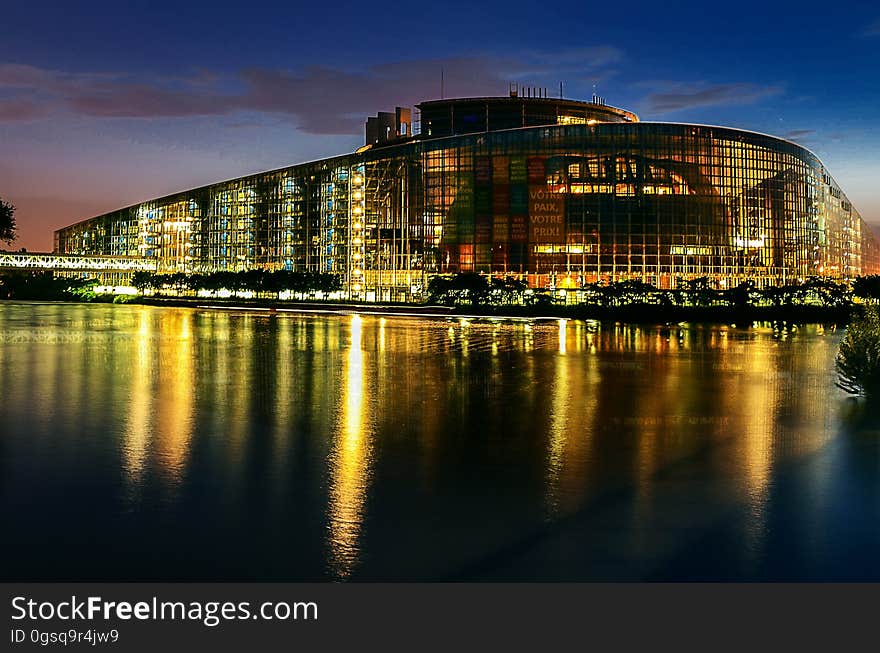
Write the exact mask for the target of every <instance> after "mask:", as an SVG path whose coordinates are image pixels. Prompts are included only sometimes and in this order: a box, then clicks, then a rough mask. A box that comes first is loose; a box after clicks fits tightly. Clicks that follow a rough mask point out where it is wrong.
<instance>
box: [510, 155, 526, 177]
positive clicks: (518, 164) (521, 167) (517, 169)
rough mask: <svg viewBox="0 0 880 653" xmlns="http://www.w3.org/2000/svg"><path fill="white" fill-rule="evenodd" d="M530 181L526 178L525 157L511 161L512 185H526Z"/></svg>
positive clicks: (514, 158) (517, 157)
mask: <svg viewBox="0 0 880 653" xmlns="http://www.w3.org/2000/svg"><path fill="white" fill-rule="evenodd" d="M527 181H528V177H527V176H526V160H525V157H521V156H516V157H511V159H510V183H511V184H524V183H526V182H527Z"/></svg>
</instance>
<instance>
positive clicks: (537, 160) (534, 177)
mask: <svg viewBox="0 0 880 653" xmlns="http://www.w3.org/2000/svg"><path fill="white" fill-rule="evenodd" d="M528 171H529V173H528V174H529V185H530V186H533V185H536V184H546V183H547V172H546V168H545V165H544V157H542V156H533V157H529V163H528Z"/></svg>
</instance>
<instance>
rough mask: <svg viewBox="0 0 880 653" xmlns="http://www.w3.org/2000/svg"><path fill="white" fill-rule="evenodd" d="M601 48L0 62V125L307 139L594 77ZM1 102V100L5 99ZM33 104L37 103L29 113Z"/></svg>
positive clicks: (610, 53)
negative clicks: (80, 121) (91, 63)
mask: <svg viewBox="0 0 880 653" xmlns="http://www.w3.org/2000/svg"><path fill="white" fill-rule="evenodd" d="M622 57H623V55H622V53H621V52H620V51H619V50H617V49H616V48H613V47H610V46H597V47H585V48H577V49H569V50H563V51H559V52H542V51H523V52H521V53H519V54H518V55H517V56H515V57H510V56H499V55H484V56H468V57H453V58H446V59H430V60H425V59H422V60H409V61H400V62H395V63H384V64H378V65H374V66H370V67H366V68H360V69H342V68H337V67H331V66H310V67H307V68H304V69H301V70H278V69H266V68H253V69H248V70H243V71H239V72H237V73H234V74H230V75H222V74H219V73H216V72H211V71H201V72H199V73H198V74H196V75H192V76H179V77H154V78H149V79H147V78H135V77H131V76H129V75H126V74H122V73H114V72H98V73H94V72H90V73H68V72H62V71H54V70H47V69H42V68H37V67H35V66H27V65H13V64H0V120H6V121H11V120H22V119H32V118H34V117H38V116H40V115H48V114H50V113H53V112H54V113H63V112H70V113H74V114H78V115H84V116H91V117H97V118H174V117H190V116H211V115H226V114H232V113H238V112H261V113H272V114H278V115H280V116H282V117H286V118H289V119H290V120H292V121H294V122H295V123H296V124H297V126H298V127H299V128H300V129H301V130H302V131H305V132H308V133H313V134H350V133H356V132H358V131H360V130H361V129H362V125H363V121H364V118H365V117H366V116H367V115H369V114H372V113H375V112H376V111H378V110H381V109H384V108H391V107H392V106H394V105H395V104H397V105H402V106H408V105H412V104H416V103H417V102H419V101H422V100H425V99H433V98H436V97H439V95H440V76H441V70H442V71H443V77H444V81H445V84H444V86H445V93H446V96H447V97H454V96H471V95H499V94H504V93H506V92H507V86H508V83H509V82H511V81H519V82H523V83H529V84H533V85H542V84H543V85H547V86H548V92H550V93H551V94H552V89H554V88H555V87H556V86H555V85H556V84H557V83H558V80H559V79H560V78H562V79H563V80H564V81H565V82H566V83H577V82H583V81H586V80H590V81H598V80H601V79H604V78H607V77H608V76H609V75H610V74H612V73H611V72H610V71H609V68H608V67H609V66H610V65H612V64H614V63H616V62H619V61H620V60H621V59H622ZM4 96H5V97H4ZM37 107H43V109H42V110H41V112H40V111H37Z"/></svg>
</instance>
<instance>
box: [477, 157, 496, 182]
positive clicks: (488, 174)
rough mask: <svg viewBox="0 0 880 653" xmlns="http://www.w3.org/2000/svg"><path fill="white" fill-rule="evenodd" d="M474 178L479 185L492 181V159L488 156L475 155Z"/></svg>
mask: <svg viewBox="0 0 880 653" xmlns="http://www.w3.org/2000/svg"><path fill="white" fill-rule="evenodd" d="M474 180H475V181H476V183H477V185H478V186H480V185H484V186H485V185H488V184H491V183H492V159H491V158H489V157H488V156H477V157H474Z"/></svg>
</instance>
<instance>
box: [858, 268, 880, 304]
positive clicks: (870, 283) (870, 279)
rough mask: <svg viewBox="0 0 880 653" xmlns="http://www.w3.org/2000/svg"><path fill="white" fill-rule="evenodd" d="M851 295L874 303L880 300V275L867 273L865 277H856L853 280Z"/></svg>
mask: <svg viewBox="0 0 880 653" xmlns="http://www.w3.org/2000/svg"><path fill="white" fill-rule="evenodd" d="M853 295H855V296H856V297H859V298H860V299H864V300H867V301H869V302H874V303H876V302H877V301H878V300H880V275H878V274H869V275H868V276H866V277H856V280H855V281H853Z"/></svg>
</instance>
